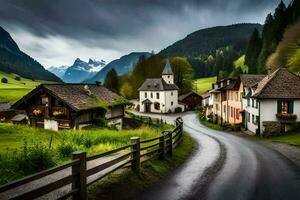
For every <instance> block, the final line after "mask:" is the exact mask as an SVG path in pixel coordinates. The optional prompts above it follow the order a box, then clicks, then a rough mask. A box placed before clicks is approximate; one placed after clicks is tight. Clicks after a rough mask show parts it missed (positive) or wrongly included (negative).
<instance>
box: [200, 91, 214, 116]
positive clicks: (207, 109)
mask: <svg viewBox="0 0 300 200" xmlns="http://www.w3.org/2000/svg"><path fill="white" fill-rule="evenodd" d="M201 97H202V104H201V105H202V108H203V109H204V113H205V116H206V118H207V119H208V116H210V115H211V114H212V108H213V100H212V96H211V95H210V93H209V92H206V93H203V94H202V95H201Z"/></svg>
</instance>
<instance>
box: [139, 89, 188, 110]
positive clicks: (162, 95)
mask: <svg viewBox="0 0 300 200" xmlns="http://www.w3.org/2000/svg"><path fill="white" fill-rule="evenodd" d="M145 93H147V97H145ZM151 93H152V94H153V95H152V97H151ZM156 93H159V99H157V96H156ZM139 96H140V100H139V102H140V112H145V105H144V104H143V103H142V102H143V101H144V100H146V99H149V100H150V101H151V102H152V104H151V107H150V109H151V112H153V113H168V112H169V110H170V111H171V112H174V111H175V108H177V107H181V108H183V109H184V106H183V105H179V104H178V91H177V90H168V91H152V92H151V91H140V95H139ZM155 102H157V103H159V104H160V109H158V110H157V109H155V106H154V103H155ZM171 102H173V105H172V103H171Z"/></svg>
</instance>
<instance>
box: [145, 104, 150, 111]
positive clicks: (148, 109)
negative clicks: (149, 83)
mask: <svg viewBox="0 0 300 200" xmlns="http://www.w3.org/2000/svg"><path fill="white" fill-rule="evenodd" d="M150 111H151V104H150V103H146V104H145V112H150Z"/></svg>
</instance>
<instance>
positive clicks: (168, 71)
mask: <svg viewBox="0 0 300 200" xmlns="http://www.w3.org/2000/svg"><path fill="white" fill-rule="evenodd" d="M138 90H139V110H140V112H151V113H171V112H182V111H184V110H185V106H184V105H182V104H180V103H179V102H178V90H179V88H178V86H177V85H176V84H175V83H174V73H173V71H172V68H171V64H170V62H169V60H167V62H166V65H165V67H164V70H163V72H162V76H161V78H157V79H146V80H145V82H144V83H143V84H142V86H141V87H140V88H139V89H138Z"/></svg>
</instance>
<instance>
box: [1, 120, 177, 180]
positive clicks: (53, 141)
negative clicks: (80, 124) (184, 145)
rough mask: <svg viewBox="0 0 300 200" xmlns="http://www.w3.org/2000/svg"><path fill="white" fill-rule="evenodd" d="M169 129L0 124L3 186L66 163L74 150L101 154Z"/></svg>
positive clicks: (165, 127) (168, 126)
mask: <svg viewBox="0 0 300 200" xmlns="http://www.w3.org/2000/svg"><path fill="white" fill-rule="evenodd" d="M166 129H172V126H170V125H164V126H163V127H161V128H156V127H152V126H142V127H140V128H138V129H133V130H122V131H118V130H114V129H108V128H101V127H92V128H89V129H84V130H77V131H75V130H62V131H58V132H55V131H51V130H45V129H38V128H31V127H28V126H23V125H13V124H10V123H0V185H1V184H4V183H6V182H9V181H12V180H15V179H18V178H21V177H23V176H26V175H29V174H32V173H36V172H38V171H41V170H44V169H48V168H50V167H53V166H55V165H58V164H61V163H63V162H66V161H68V160H70V159H71V155H72V152H74V151H77V150H84V151H86V152H87V154H88V155H92V154H96V153H101V152H104V151H108V150H111V149H114V148H117V147H120V146H123V145H127V144H130V138H131V137H133V136H138V137H140V138H141V139H147V138H153V137H156V136H159V135H160V134H161V132H162V131H163V130H166Z"/></svg>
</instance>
